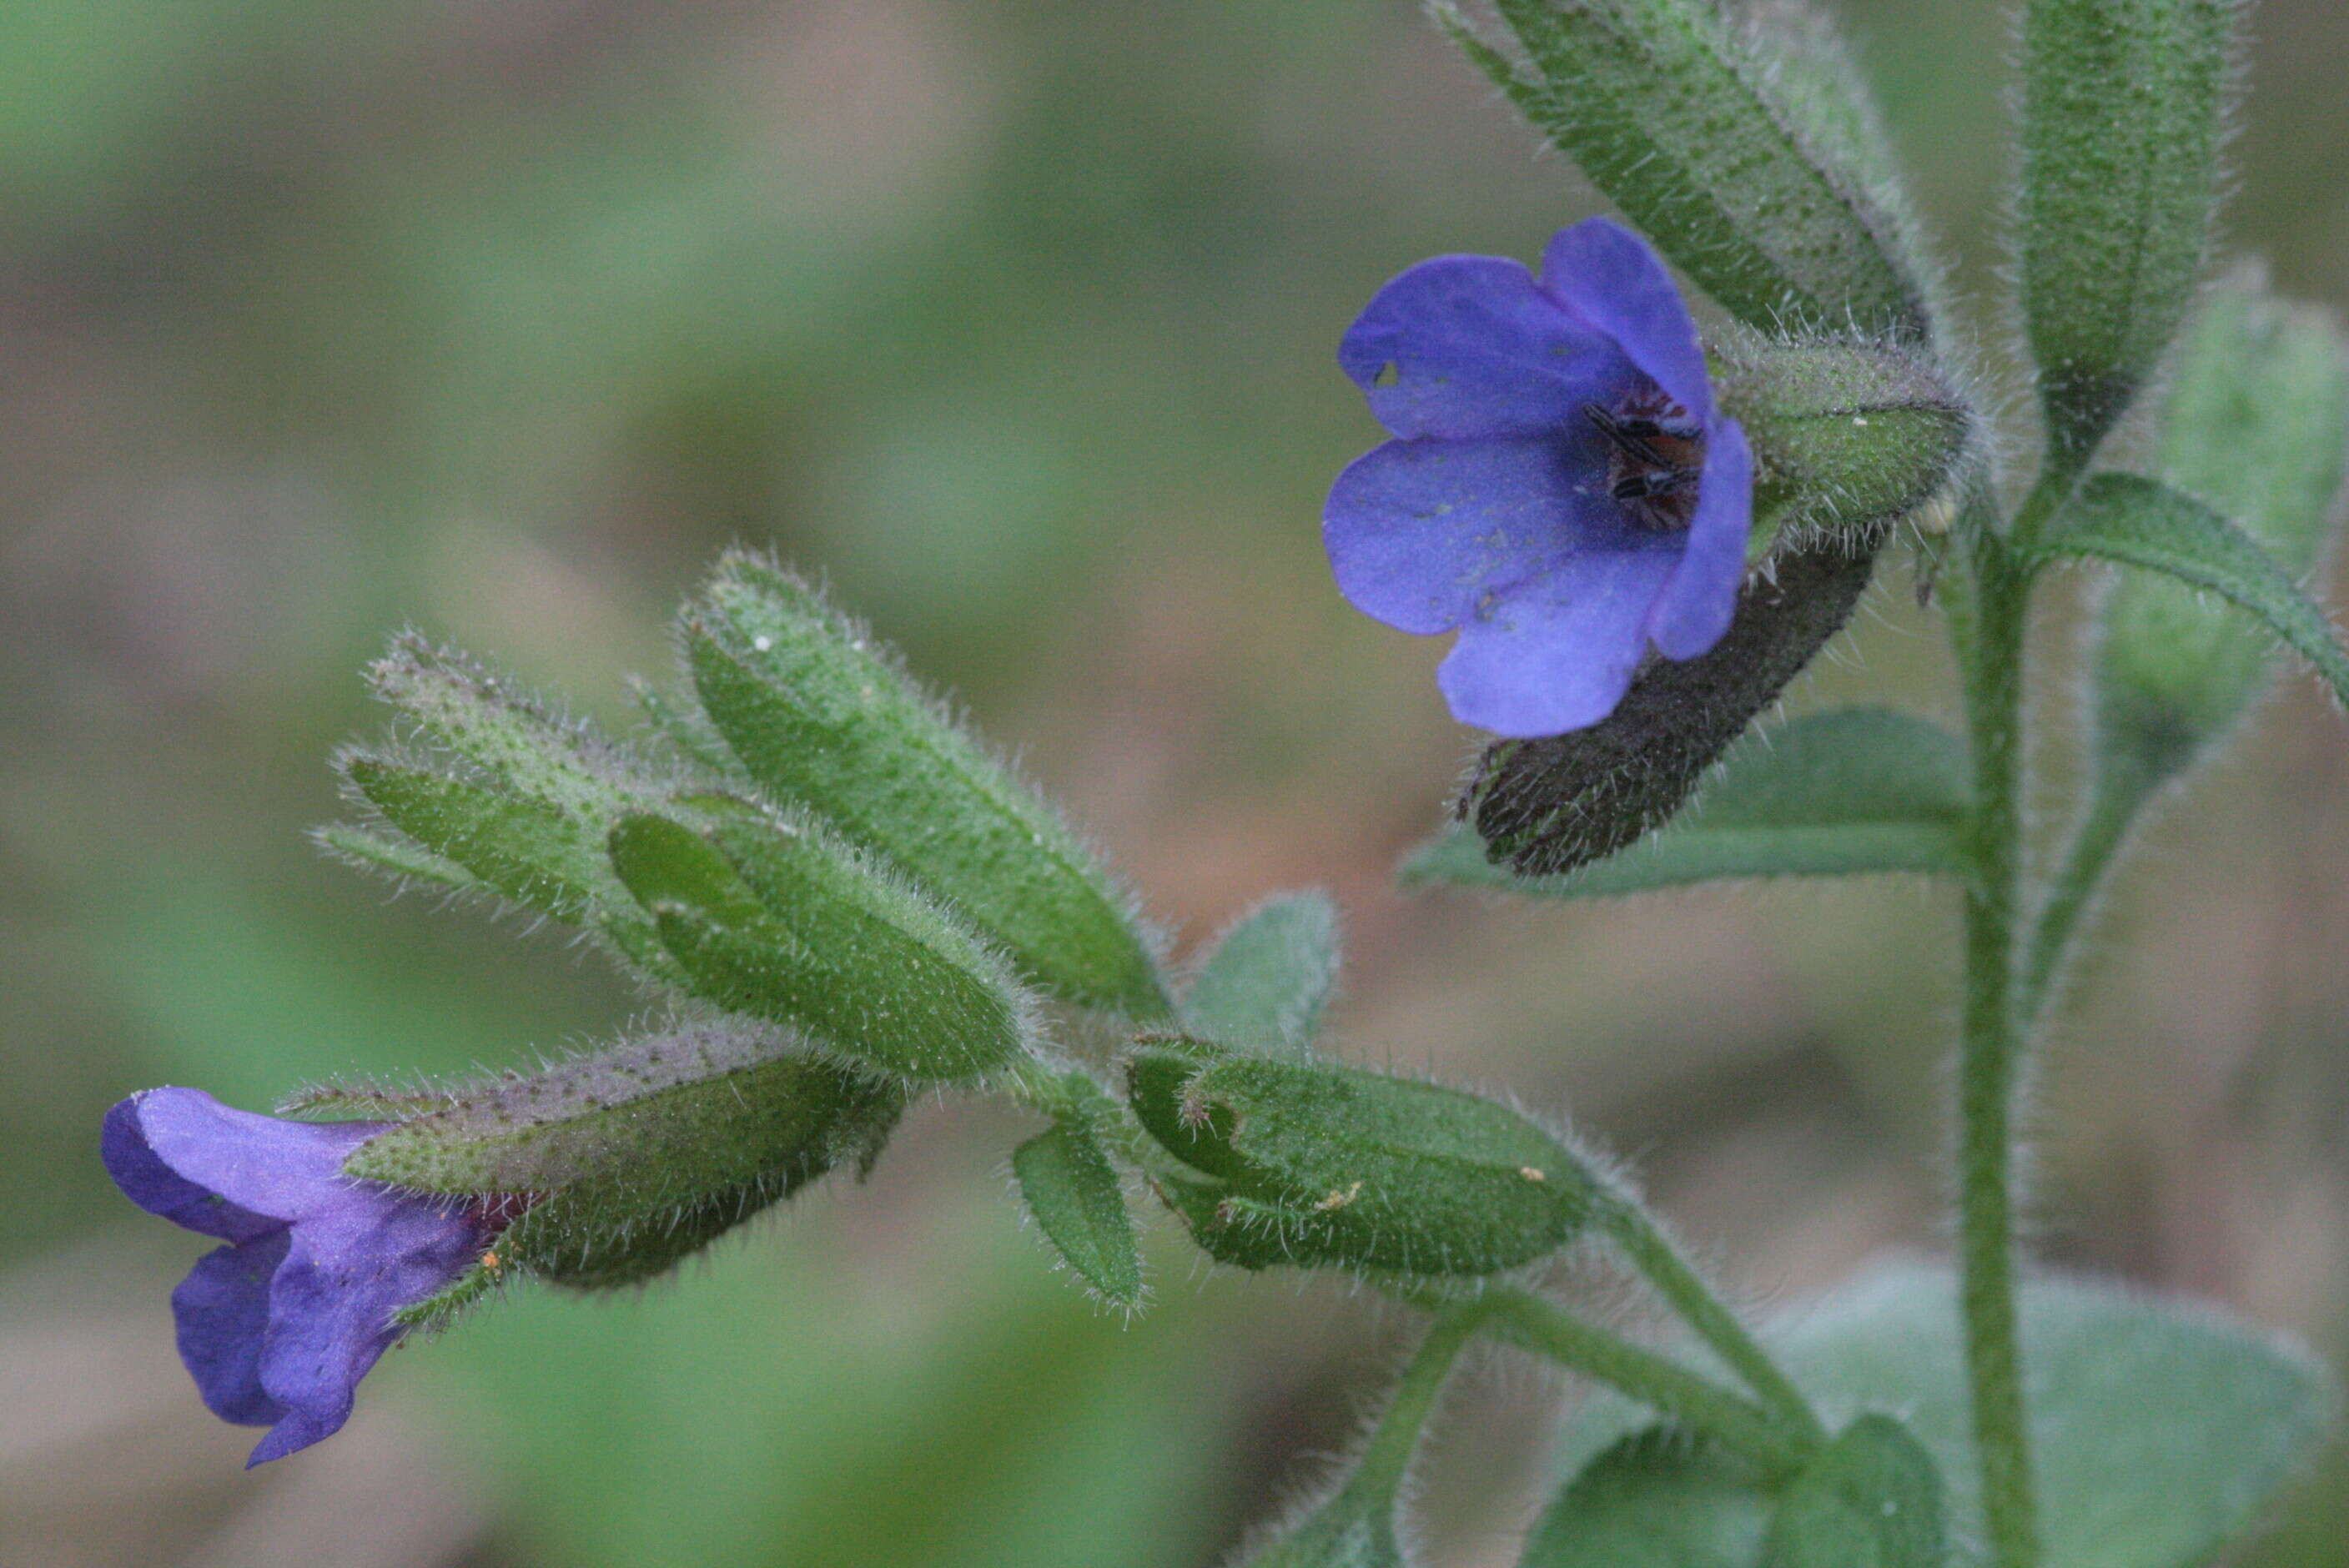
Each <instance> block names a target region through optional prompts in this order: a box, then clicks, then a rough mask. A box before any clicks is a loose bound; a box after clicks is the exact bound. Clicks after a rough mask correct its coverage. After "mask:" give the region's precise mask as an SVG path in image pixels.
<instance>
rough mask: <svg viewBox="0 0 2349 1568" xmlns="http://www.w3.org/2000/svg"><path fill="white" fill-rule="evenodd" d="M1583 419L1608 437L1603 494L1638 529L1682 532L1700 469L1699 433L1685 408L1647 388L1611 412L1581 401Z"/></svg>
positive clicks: (1693, 501)
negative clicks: (1628, 516)
mask: <svg viewBox="0 0 2349 1568" xmlns="http://www.w3.org/2000/svg"><path fill="white" fill-rule="evenodd" d="M1582 415H1583V418H1587V419H1588V420H1589V421H1590V422H1591V424H1592V425H1593V426H1595V427H1596V428H1598V431H1599V434H1600V435H1602V436H1604V437H1606V438H1607V493H1608V494H1609V495H1610V496H1612V497H1613V498H1614V499H1615V500H1617V501H1618V502H1619V503H1620V504H1621V505H1622V508H1623V510H1624V511H1627V512H1629V513H1630V514H1631V518H1632V520H1633V521H1636V522H1638V523H1639V524H1640V526H1641V527H1643V528H1650V529H1654V530H1656V531H1660V532H1661V531H1665V530H1669V529H1682V528H1686V527H1687V526H1688V525H1689V522H1690V521H1691V520H1692V518H1694V517H1695V515H1696V492H1697V479H1698V476H1699V475H1700V474H1701V473H1702V471H1703V469H1704V430H1703V428H1702V426H1700V425H1699V424H1698V423H1697V422H1696V421H1695V420H1693V419H1692V418H1689V416H1688V410H1687V409H1685V408H1683V407H1681V406H1680V405H1679V404H1677V403H1675V402H1673V401H1672V400H1671V398H1669V397H1666V396H1664V394H1663V393H1662V392H1661V390H1656V389H1651V390H1649V391H1646V392H1635V393H1633V394H1631V395H1630V396H1629V397H1624V398H1623V399H1621V400H1620V401H1619V403H1618V404H1617V405H1616V407H1613V408H1611V409H1610V408H1609V407H1606V406H1605V405H1603V404H1599V403H1585V404H1584V405H1583V406H1582Z"/></svg>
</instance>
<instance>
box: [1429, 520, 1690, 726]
mask: <svg viewBox="0 0 2349 1568" xmlns="http://www.w3.org/2000/svg"><path fill="white" fill-rule="evenodd" d="M1677 560H1678V552H1675V551H1673V550H1671V549H1669V548H1665V549H1654V548H1651V549H1644V550H1594V551H1589V552H1584V553H1581V554H1578V555H1575V556H1572V557H1569V558H1568V560H1566V561H1565V562H1561V563H1560V564H1559V566H1558V568H1557V570H1556V571H1555V572H1553V573H1550V574H1549V575H1548V576H1547V577H1545V578H1543V579H1542V580H1541V581H1539V582H1537V583H1527V584H1524V585H1522V586H1521V587H1519V588H1518V589H1517V590H1516V592H1514V593H1511V594H1509V596H1508V597H1507V598H1506V600H1504V601H1503V602H1502V603H1498V604H1496V605H1495V606H1493V607H1492V608H1491V609H1490V610H1489V611H1488V612H1487V613H1485V614H1483V615H1480V616H1477V617H1475V618H1472V619H1470V620H1467V621H1464V622H1463V623H1462V624H1461V627H1460V642H1459V645H1458V646H1456V647H1454V649H1453V650H1452V653H1451V655H1450V656H1448V657H1447V658H1445V659H1444V663H1443V665H1441V666H1440V667H1439V668H1438V669H1437V671H1436V675H1435V680H1436V685H1438V686H1441V687H1442V688H1443V690H1444V700H1445V701H1446V702H1448V703H1449V704H1450V705H1451V707H1452V715H1453V717H1454V718H1457V719H1459V720H1460V721H1461V722H1462V723H1464V724H1473V725H1476V726H1478V727H1481V728H1485V729H1489V730H1492V731H1493V732H1494V733H1495V734H1498V735H1506V736H1512V737H1516V738H1533V737H1536V736H1544V735H1558V734H1563V733H1564V732H1565V731H1567V730H1569V729H1581V728H1584V727H1587V726H1589V725H1593V724H1596V723H1598V722H1599V720H1600V719H1602V718H1605V717H1607V716H1608V715H1609V713H1612V712H1613V711H1614V710H1615V705H1616V704H1617V703H1619V702H1620V701H1622V700H1623V694H1624V692H1626V691H1627V690H1629V689H1630V685H1631V676H1632V674H1633V672H1635V671H1636V670H1638V668H1639V667H1640V659H1641V658H1642V657H1643V656H1644V655H1645V654H1646V652H1647V646H1648V636H1647V630H1646V627H1647V621H1648V615H1649V612H1650V610H1651V607H1652V606H1653V604H1654V603H1655V599H1656V594H1657V593H1658V592H1659V591H1660V590H1661V588H1662V586H1663V584H1664V582H1665V580H1666V579H1667V578H1668V577H1669V576H1670V575H1671V572H1672V568H1673V564H1674V562H1676V561H1677Z"/></svg>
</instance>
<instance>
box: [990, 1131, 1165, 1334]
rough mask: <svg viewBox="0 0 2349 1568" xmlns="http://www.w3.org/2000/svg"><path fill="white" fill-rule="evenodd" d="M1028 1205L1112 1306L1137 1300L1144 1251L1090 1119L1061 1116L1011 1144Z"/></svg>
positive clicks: (1013, 1167) (1137, 1302) (1049, 1235)
mask: <svg viewBox="0 0 2349 1568" xmlns="http://www.w3.org/2000/svg"><path fill="white" fill-rule="evenodd" d="M1011 1171H1012V1174H1013V1175H1014V1176H1016V1177H1018V1178H1019V1195H1020V1196H1021V1197H1022V1198H1024V1199H1025V1200H1027V1203H1028V1212H1030V1213H1031V1214H1033V1215H1035V1216H1036V1223H1037V1224H1038V1225H1039V1226H1040V1227H1041V1228H1042V1230H1043V1232H1044V1234H1045V1236H1046V1237H1047V1238H1049V1239H1050V1242H1051V1243H1052V1245H1053V1246H1055V1247H1056V1248H1058V1249H1059V1250H1060V1253H1061V1257H1062V1258H1063V1259H1065V1260H1066V1261H1067V1263H1068V1265H1069V1266H1070V1267H1071V1268H1072V1269H1074V1270H1075V1271H1076V1272H1077V1274H1079V1275H1080V1276H1081V1277H1082V1278H1083V1280H1084V1281H1085V1283H1086V1284H1090V1285H1092V1287H1093V1289H1094V1290H1096V1291H1098V1292H1100V1294H1101V1297H1102V1300H1103V1301H1105V1302H1108V1303H1109V1304H1110V1305H1112V1306H1121V1307H1126V1308H1129V1309H1131V1308H1133V1307H1135V1306H1138V1305H1141V1303H1142V1253H1141V1251H1140V1249H1139V1247H1138V1246H1137V1245H1136V1243H1135V1241H1134V1234H1133V1215H1132V1214H1130V1213H1128V1212H1126V1207H1125V1191H1124V1188H1123V1185H1122V1184H1121V1183H1120V1182H1119V1181H1118V1175H1117V1168H1116V1167H1115V1166H1113V1165H1112V1164H1111V1163H1110V1160H1109V1155H1108V1153H1107V1152H1106V1151H1105V1150H1103V1149H1102V1146H1101V1139H1100V1136H1099V1135H1098V1134H1097V1133H1095V1132H1094V1130H1093V1128H1092V1122H1091V1121H1090V1120H1089V1119H1087V1118H1085V1117H1083V1116H1081V1115H1077V1116H1067V1117H1062V1118H1061V1119H1059V1120H1057V1121H1055V1122H1054V1123H1053V1124H1052V1126H1051V1127H1050V1130H1047V1131H1044V1132H1040V1133H1039V1134H1037V1135H1036V1136H1035V1137H1033V1138H1031V1139H1030V1140H1028V1141H1027V1142H1025V1143H1023V1144H1021V1145H1020V1146H1019V1148H1018V1149H1016V1150H1013V1151H1012V1154H1011Z"/></svg>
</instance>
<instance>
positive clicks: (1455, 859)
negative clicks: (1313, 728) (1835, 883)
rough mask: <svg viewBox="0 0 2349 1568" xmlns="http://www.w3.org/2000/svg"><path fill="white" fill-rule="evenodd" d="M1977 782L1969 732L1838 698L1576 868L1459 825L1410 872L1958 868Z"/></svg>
mask: <svg viewBox="0 0 2349 1568" xmlns="http://www.w3.org/2000/svg"><path fill="white" fill-rule="evenodd" d="M1970 798H1971V785H1970V782H1969V772H1968V769H1967V763H1966V754H1965V747H1964V744H1963V743H1962V742H1961V741H1960V740H1958V739H1957V738H1955V737H1954V736H1951V734H1950V733H1949V732H1948V731H1946V730H1943V729H1942V728H1940V727H1939V726H1937V725H1933V724H1930V723H1928V722H1926V721H1925V720H1924V719H1921V718H1917V717H1911V716H1909V715H1907V714H1902V713H1896V712H1894V711H1892V710H1891V709H1889V708H1880V707H1853V708H1840V709H1837V710H1835V711H1833V712H1829V713H1822V714H1814V715H1811V716H1809V717H1805V718H1798V719H1796V720H1795V721H1794V722H1793V723H1791V724H1787V725H1783V726H1781V727H1778V728H1776V729H1774V730H1766V731H1760V732H1755V733H1751V734H1748V735H1747V736H1746V737H1745V738H1743V739H1741V740H1740V741H1738V742H1737V744H1736V745H1734V746H1733V747H1732V748H1730V750H1729V753H1728V754H1727V756H1725V757H1724V758H1723V759H1722V764H1721V771H1720V773H1719V775H1718V776H1717V777H1716V778H1715V779H1713V781H1712V783H1710V784H1709V785H1707V786H1706V787H1705V788H1704V789H1703V791H1702V793H1701V794H1700V795H1699V796H1698V797H1697V799H1696V802H1695V803H1694V804H1693V805H1692V806H1691V807H1689V808H1688V810H1685V811H1684V812H1682V814H1681V815H1680V816H1679V817H1678V818H1676V819H1674V820H1672V821H1671V822H1669V823H1667V824H1666V825H1665V826H1664V827H1663V828H1661V830H1658V831H1657V832H1656V833H1655V834H1653V835H1652V836H1651V837H1650V838H1648V839H1646V840H1644V841H1641V842H1640V843H1637V844H1634V845H1633V846H1631V847H1630V849H1628V850H1624V851H1620V852H1619V853H1617V854H1615V855H1613V856H1611V857H1610V858H1609V859H1607V860H1603V861H1598V862H1597V863H1595V864H1592V865H1588V866H1585V867H1583V868H1582V869H1581V870H1579V871H1576V872H1568V873H1567V874H1566V875H1564V876H1549V877H1521V876H1517V875H1515V874H1513V873H1512V872H1509V871H1508V870H1507V868H1506V867H1502V866H1495V865H1494V864H1492V863H1491V862H1490V861H1487V860H1486V859H1485V849H1484V845H1483V844H1482V843H1481V842H1480V841H1478V839H1477V837H1476V835H1475V832H1473V831H1472V830H1469V829H1467V828H1465V827H1461V828H1454V829H1453V830H1450V831H1448V832H1445V833H1443V834H1440V835H1438V836H1437V837H1436V838H1435V839H1434V840H1433V841H1431V842H1429V843H1428V844H1426V845H1424V846H1423V847H1422V848H1421V849H1419V850H1418V851H1414V852H1413V854H1412V856H1411V858H1410V859H1408V860H1406V861H1404V862H1403V864H1402V872H1401V875H1402V881H1403V882H1404V883H1405V884H1407V885H1421V884H1441V885H1448V886H1462V887H1488V888H1503V889H1506V890H1508V891H1510V892H1522V893H1526V894H1530V895H1533V896H1537V897H1544V898H1602V897H1611V896H1614V895H1617V894H1621V893H1631V892H1647V891H1650V890H1651V889H1655V888H1663V887H1675V886H1681V885H1683V884H1686V883H1690V882H1710V881H1713V880H1716V879H1719V878H1723V877H1772V876H1854V875H1861V874H1865V873H1868V872H1955V871H1956V870H1958V869H1959V867H1960V866H1961V864H1962V863H1963V862H1962V860H1961V849H1962V843H1961V837H1960V834H1961V830H1962V825H1963V821H1964V818H1965V814H1966V811H1967V809H1968V801H1969V799H1970Z"/></svg>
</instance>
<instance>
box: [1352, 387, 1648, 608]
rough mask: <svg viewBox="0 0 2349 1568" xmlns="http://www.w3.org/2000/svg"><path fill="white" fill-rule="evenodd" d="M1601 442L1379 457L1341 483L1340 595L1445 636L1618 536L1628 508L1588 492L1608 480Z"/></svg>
mask: <svg viewBox="0 0 2349 1568" xmlns="http://www.w3.org/2000/svg"><path fill="white" fill-rule="evenodd" d="M1579 423H1580V422H1579V421H1578V424H1579ZM1597 440H1598V436H1597V432H1596V431H1593V430H1591V429H1590V428H1588V426H1587V425H1581V428H1578V429H1574V430H1570V431H1568V432H1567V433H1566V434H1565V435H1564V436H1563V437H1561V438H1548V439H1542V440H1510V441H1389V442H1387V443H1386V444H1385V445H1384V446H1382V447H1376V448H1373V449H1371V451H1369V452H1368V453H1366V454H1364V455H1363V456H1361V457H1360V458H1357V459H1355V460H1354V461H1353V462H1352V463H1350V464H1349V465H1348V466H1347V468H1346V470H1345V471H1344V472H1343V473H1341V474H1340V475H1339V476H1338V482H1337V483H1336V484H1335V485H1333V486H1331V487H1330V503H1329V506H1328V508H1327V509H1326V510H1325V511H1324V512H1323V513H1322V520H1321V542H1322V543H1323V545H1324V546H1325V547H1326V548H1327V549H1328V551H1329V552H1330V570H1331V571H1332V572H1333V573H1336V575H1337V579H1338V590H1339V592H1340V593H1343V594H1344V595H1345V596H1346V600H1347V602H1348V603H1350V604H1352V605H1353V606H1354V608H1356V609H1357V610H1360V611H1361V612H1362V614H1366V615H1369V616H1371V618H1372V619H1374V620H1379V621H1383V622H1385V623H1386V624H1388V625H1390V626H1392V627H1394V628H1396V629H1397V630H1398V631H1404V632H1416V633H1419V634H1422V635H1425V634H1429V633H1433V632H1444V631H1449V630H1451V629H1452V628H1453V627H1454V626H1456V625H1458V624H1461V623H1462V622H1463V621H1464V620H1466V619H1468V618H1469V617H1470V616H1471V615H1473V614H1475V612H1476V608H1477V606H1478V605H1479V604H1480V603H1484V602H1485V599H1487V598H1488V597H1489V596H1491V595H1492V594H1495V593H1501V592H1503V591H1505V590H1506V589H1508V588H1509V587H1511V586H1512V585H1514V584H1516V583H1522V582H1525V581H1526V580H1528V579H1531V578H1535V577H1538V576H1541V575H1543V574H1544V573H1548V572H1550V571H1553V570H1555V569H1556V568H1557V565H1558V563H1559V562H1562V561H1563V560H1565V558H1566V557H1567V556H1568V555H1569V554H1571V553H1573V552H1575V551H1577V550H1579V549H1585V548H1588V546H1589V545H1590V544H1591V543H1592V542H1593V541H1594V537H1595V536H1603V537H1605V538H1609V539H1611V538H1612V537H1614V535H1615V534H1616V533H1619V531H1621V527H1622V524H1621V522H1620V520H1619V513H1620V511H1621V509H1620V508H1619V507H1618V506H1616V505H1615V503H1614V502H1613V501H1611V500H1607V499H1606V498H1605V497H1603V496H1599V495H1595V494H1592V493H1590V492H1589V490H1588V488H1587V487H1589V486H1591V485H1594V484H1595V483H1597V482H1598V481H1599V480H1600V479H1603V477H1604V474H1605V466H1604V464H1603V462H1602V461H1600V460H1599V459H1597V458H1596V457H1594V456H1593V455H1592V449H1593V448H1594V447H1595V446H1596V444H1597Z"/></svg>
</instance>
